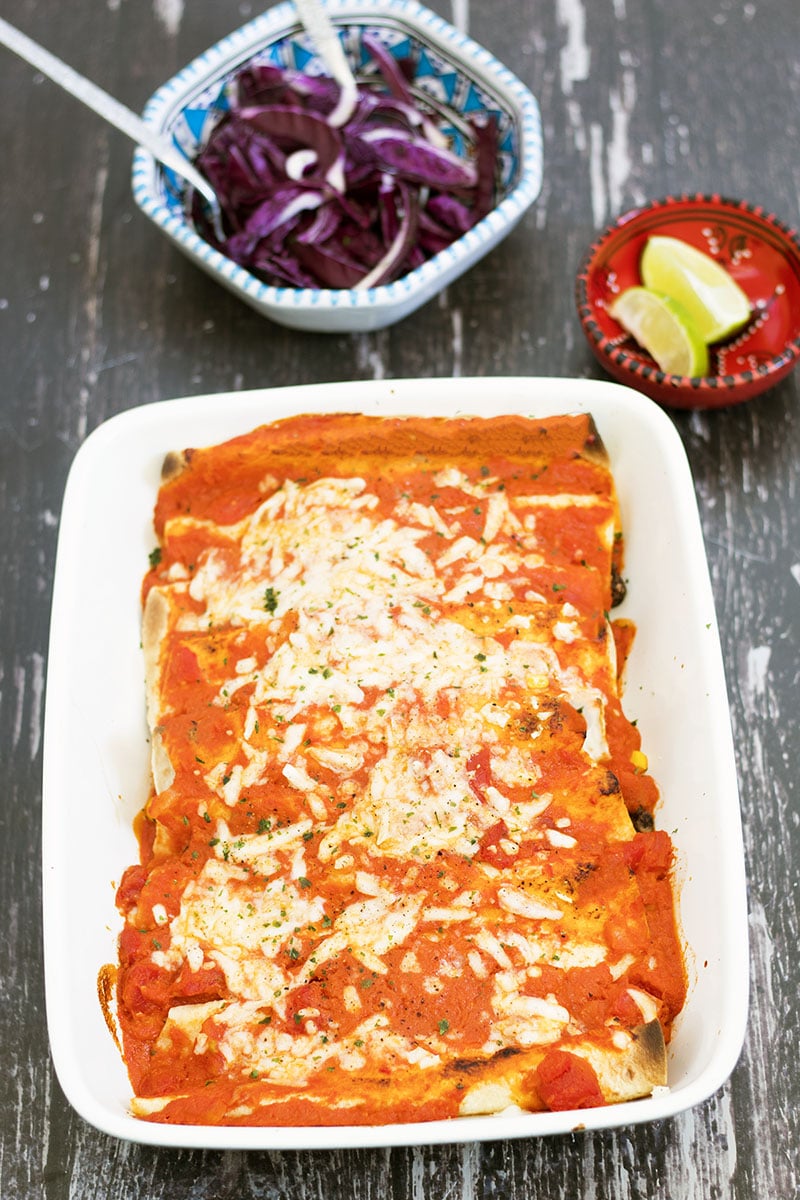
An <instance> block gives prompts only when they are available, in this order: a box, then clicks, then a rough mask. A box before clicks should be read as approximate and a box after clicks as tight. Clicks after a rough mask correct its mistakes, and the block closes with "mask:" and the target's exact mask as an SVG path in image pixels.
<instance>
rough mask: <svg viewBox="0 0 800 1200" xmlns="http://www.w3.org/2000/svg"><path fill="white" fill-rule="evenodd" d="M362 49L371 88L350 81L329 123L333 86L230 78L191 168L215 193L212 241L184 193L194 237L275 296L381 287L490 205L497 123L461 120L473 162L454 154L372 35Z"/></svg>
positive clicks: (302, 78)
mask: <svg viewBox="0 0 800 1200" xmlns="http://www.w3.org/2000/svg"><path fill="white" fill-rule="evenodd" d="M363 44H364V46H365V47H366V49H367V50H368V51H369V53H370V54H371V56H372V58H373V62H374V63H375V66H376V68H377V71H378V76H377V79H376V83H377V86H367V85H365V84H362V83H359V86H358V97H357V101H356V105H355V108H354V110H353V112H352V114H351V115H350V117H349V119H348V120H347V121H346V122H345V123H344V124H343V125H342V126H341V127H339V128H335V127H334V125H333V124H331V123H330V121H329V120H328V118H329V116H330V114H331V113H332V112H333V111H334V109H335V107H336V103H337V101H338V99H339V87H338V84H336V83H335V82H334V81H333V80H332V79H329V78H327V77H320V76H308V75H303V74H301V73H299V72H297V71H289V70H281V69H280V68H278V67H274V66H266V65H265V66H252V65H251V66H248V67H245V68H244V69H243V70H242V71H241V72H240V73H239V75H238V76H237V78H236V81H235V88H234V93H235V94H234V99H233V101H232V104H231V108H230V111H229V112H227V113H226V114H225V116H224V117H223V118H222V119H221V120H220V122H219V123H218V124H217V126H216V127H215V128H214V130H213V131H212V133H211V136H210V137H209V139H208V142H207V144H206V145H205V147H204V148H203V149H202V150H201V151H200V153H199V155H198V156H197V158H196V160H195V163H196V166H197V167H198V168H199V169H200V171H202V173H203V174H204V175H205V176H206V177H207V179H208V180H209V181H210V182H211V184H212V185H213V187H214V189H215V191H216V193H217V195H218V196H219V200H220V204H221V207H222V213H223V221H224V225H225V228H226V231H227V237H226V238H225V240H224V241H222V242H220V241H218V240H217V238H216V237H215V235H214V232H213V230H212V228H211V226H210V224H209V222H208V220H207V219H206V217H205V215H204V212H203V207H202V202H201V201H200V199H199V197H196V196H195V197H193V201H192V216H193V219H194V221H195V224H196V225H197V227H198V229H199V231H200V232H201V234H202V236H203V237H204V238H205V239H206V241H208V242H210V243H211V244H212V245H214V246H215V247H216V248H217V249H219V250H220V251H221V253H223V254H224V255H226V256H227V257H228V258H230V259H232V260H233V261H234V262H237V263H239V264H240V265H241V266H243V267H246V268H247V270H249V271H251V272H252V273H253V274H254V275H257V276H258V277H259V278H260V279H262V280H264V282H266V283H269V284H273V285H276V286H278V287H287V286H288V287H304V288H366V287H375V286H377V285H379V284H384V283H390V282H391V281H392V280H395V279H399V278H400V277H401V276H402V275H405V274H406V273H407V272H408V271H411V270H413V269H414V268H415V267H418V266H420V265H421V264H422V263H423V262H425V260H426V259H428V258H431V257H432V256H433V255H434V254H438V253H439V252H440V251H441V250H443V249H444V248H445V247H446V246H449V245H450V244H451V243H452V242H454V241H455V240H456V239H457V238H459V237H461V236H462V235H463V234H464V233H466V232H467V230H469V229H471V228H472V226H473V225H475V224H476V223H477V222H478V221H480V220H481V219H482V218H483V217H484V216H486V214H487V213H488V212H489V211H490V210H491V208H492V205H493V204H494V201H495V172H496V165H497V127H496V122H495V120H494V118H492V117H485V118H483V119H481V120H476V119H473V120H472V121H471V122H470V125H471V130H472V142H473V154H472V156H471V157H470V158H469V159H468V160H467V159H465V158H461V157H459V156H458V155H456V154H454V153H453V151H452V150H451V149H450V148H449V146H448V142H447V139H446V138H445V136H444V134H443V133H442V131H441V129H440V128H439V126H438V125H437V124H436V122H435V120H434V118H433V117H432V116H431V114H430V113H427V112H425V111H424V110H423V109H422V108H421V107H420V105H419V103H418V102H417V101H416V99H415V97H414V94H413V92H412V90H411V87H410V84H409V78H408V76H409V72H410V63H408V62H405V61H403V62H400V61H398V60H396V59H395V58H394V57H393V55H392V54H391V53H390V52H389V51H388V50H387V49H386V47H385V46H384V45H383V44H382V42H380V40H379V39H378V38H376V37H371V36H370V35H365V37H364V39H363Z"/></svg>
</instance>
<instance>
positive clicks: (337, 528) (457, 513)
mask: <svg viewBox="0 0 800 1200" xmlns="http://www.w3.org/2000/svg"><path fill="white" fill-rule="evenodd" d="M425 483H426V488H427V492H428V493H429V495H427V496H426V495H425V494H424V489H423V488H422V487H420V488H418V492H417V494H416V495H415V496H410V495H405V494H404V493H403V492H398V493H397V494H395V495H394V496H393V498H392V499H391V500H389V501H387V498H386V496H385V494H384V493H383V492H382V491H381V488H380V486H379V479H378V476H377V473H375V474H374V475H373V476H369V475H367V476H362V475H360V474H343V475H342V476H338V475H324V476H322V477H319V478H314V479H312V480H311V481H310V482H309V481H304V480H302V479H300V478H291V477H287V478H283V479H282V480H280V481H279V480H278V479H275V478H274V477H270V479H269V481H268V482H265V484H264V490H265V492H267V493H268V494H267V495H266V498H265V499H263V500H261V502H260V503H259V504H258V506H257V507H255V509H254V510H253V511H252V512H250V513H249V515H246V516H244V517H242V518H241V519H239V520H237V521H236V522H235V523H233V524H229V525H226V526H218V525H217V526H214V525H213V523H211V522H209V521H208V520H206V519H205V518H203V517H198V518H193V517H192V516H191V515H188V514H186V513H181V514H180V515H179V516H173V517H171V518H169V519H168V520H167V521H166V524H165V539H166V541H167V543H168V544H169V543H170V541H171V540H174V541H175V543H176V544H179V543H180V539H181V538H188V539H191V538H192V537H193V536H195V535H202V536H206V535H208V538H209V541H208V546H207V548H206V549H205V550H203V552H202V553H200V554H199V555H198V556H197V560H196V561H193V562H192V563H191V564H187V563H183V564H181V563H172V564H170V565H169V567H168V568H167V570H166V571H165V572H164V575H163V577H162V578H161V579H160V580H159V582H158V584H157V585H156V586H155V587H153V588H152V589H151V593H150V596H151V597H154V598H155V599H152V600H151V599H149V600H148V604H153V606H154V611H155V616H154V618H153V621H152V633H151V638H150V641H149V642H148V645H147V654H148V661H149V664H150V666H149V672H148V719H149V721H150V724H151V731H152V734H153V753H154V781H155V791H156V793H158V795H159V801H160V803H161V805H162V806H164V809H165V811H168V810H169V805H171V804H174V803H176V800H175V795H176V794H177V795H178V796H179V795H180V789H181V788H184V789H188V794H189V796H190V797H191V803H190V804H189V810H190V811H194V812H197V813H198V814H199V828H200V831H201V834H202V835H204V836H205V842H203V840H202V837H200V838H198V840H196V841H195V842H193V843H192V845H194V846H198V845H200V846H203V845H205V846H207V847H208V849H206V850H205V851H204V853H205V854H206V857H205V861H204V862H202V866H201V867H200V868H199V869H198V870H197V872H196V873H195V874H194V876H193V877H192V878H190V880H189V882H188V883H185V885H184V886H183V889H182V892H181V894H180V898H179V903H178V906H177V911H176V910H175V907H174V904H173V907H172V908H171V910H170V911H171V912H172V913H173V914H174V915H172V916H171V917H170V916H169V914H168V910H167V907H166V906H165V905H164V904H163V903H154V904H153V905H152V914H153V921H154V923H155V925H157V926H158V928H159V929H160V930H161V931H162V934H163V938H162V942H159V945H158V947H157V948H154V949H152V950H151V951H150V961H151V963H152V964H153V966H154V967H155V968H157V969H159V970H162V971H164V972H167V973H169V974H170V976H171V977H172V978H176V977H181V978H183V974H185V973H188V975H189V976H190V977H199V976H200V975H201V974H202V973H204V972H205V973H209V972H211V973H212V974H211V975H210V976H209V977H210V978H212V979H216V978H217V976H216V975H214V974H213V972H217V973H221V975H222V978H223V979H224V985H225V989H226V995H225V998H224V999H222V1000H218V999H213V1000H209V1001H206V1002H199V1003H184V1004H182V1005H181V1004H176V1005H173V1006H172V1007H171V1008H170V1009H169V1014H168V1017H167V1020H166V1022H165V1025H164V1028H163V1030H162V1034H161V1038H160V1040H159V1041H158V1043H157V1050H158V1053H163V1054H170V1053H174V1054H177V1053H179V1049H178V1048H179V1046H180V1045H186V1044H188V1045H189V1046H190V1047H191V1053H192V1054H193V1055H195V1056H204V1055H207V1054H211V1053H214V1054H216V1055H218V1056H220V1057H221V1060H222V1061H223V1062H224V1064H225V1070H226V1071H227V1072H228V1073H229V1075H230V1076H231V1077H234V1078H240V1079H258V1080H260V1081H262V1082H263V1083H265V1084H266V1083H269V1084H270V1085H271V1086H274V1087H280V1088H286V1087H294V1088H301V1089H302V1088H306V1087H308V1086H310V1083H311V1081H312V1080H314V1079H316V1078H323V1074H322V1073H324V1072H327V1071H329V1070H335V1071H341V1072H345V1073H349V1074H352V1075H359V1074H360V1073H362V1074H363V1073H366V1074H368V1075H370V1077H372V1076H374V1075H375V1073H376V1072H381V1071H394V1070H396V1069H405V1068H407V1067H409V1066H413V1067H414V1068H415V1069H416V1070H418V1071H423V1072H424V1071H428V1070H431V1071H435V1070H436V1069H437V1068H440V1067H441V1065H442V1064H443V1063H444V1062H446V1061H448V1060H450V1059H453V1058H457V1057H458V1056H459V1055H462V1056H463V1055H467V1056H469V1055H473V1056H474V1055H478V1056H487V1057H488V1058H491V1057H492V1056H493V1055H495V1054H496V1053H497V1052H498V1051H499V1050H502V1049H506V1048H509V1047H510V1048H516V1049H517V1050H525V1051H528V1050H530V1049H532V1048H536V1047H546V1046H550V1045H553V1044H556V1043H558V1042H559V1041H560V1040H561V1039H562V1038H563V1037H565V1036H566V1035H567V1034H568V1033H569V1034H570V1035H571V1034H573V1033H574V1032H575V1031H576V1030H577V1031H579V1032H580V1031H581V1028H582V1027H581V1026H580V1023H578V1024H576V1021H575V1018H574V1017H573V1014H572V1013H571V1012H570V1010H569V1007H568V1006H567V1005H566V1004H565V1003H564V1002H563V1000H561V999H559V997H558V996H557V995H555V993H554V992H553V991H552V988H553V987H556V990H558V988H557V986H556V984H555V983H554V982H553V979H554V978H555V979H556V982H557V977H558V973H559V972H561V973H566V972H568V971H571V970H574V969H581V970H589V971H590V970H593V969H600V968H601V967H604V965H605V964H606V961H607V960H609V961H610V962H612V966H611V968H610V969H609V978H610V979H613V980H614V982H616V981H617V979H619V980H620V987H622V986H623V985H624V982H625V978H626V976H627V972H628V970H629V968H631V967H633V966H634V965H635V963H636V962H637V961H638V959H637V955H636V953H634V954H632V955H627V956H626V955H625V954H624V952H622V951H624V947H623V948H622V950H621V949H620V947H619V946H616V945H615V952H614V953H613V954H612V953H611V945H610V943H609V940H608V938H607V937H606V933H605V930H606V927H607V923H608V922H613V921H616V922H617V924H618V926H619V927H620V928H624V922H625V920H626V919H627V918H626V916H625V914H626V913H627V912H629V911H634V910H635V907H636V903H637V893H636V886H635V883H634V882H632V881H631V880H630V878H629V876H628V875H627V874H625V873H623V875H622V876H621V883H620V889H619V894H618V895H617V896H616V897H615V898H614V900H613V902H612V903H611V904H610V906H609V907H608V909H607V910H606V909H605V908H604V907H603V905H602V904H600V903H598V902H597V901H596V900H595V899H594V898H593V897H592V895H591V893H590V892H587V898H586V899H584V898H583V895H582V891H581V880H582V879H583V878H585V877H586V874H587V871H589V872H590V871H591V870H592V869H593V863H592V862H591V861H588V863H587V856H588V855H593V854H594V853H595V851H594V850H591V851H589V850H587V849H585V846H584V841H583V839H584V838H585V837H586V836H587V835H586V829H588V830H589V835H590V836H589V842H590V843H591V845H592V846H594V844H595V842H596V841H598V840H602V837H603V836H605V837H608V838H610V839H611V840H612V841H614V842H624V841H626V840H629V839H630V838H631V837H632V836H633V830H632V827H631V824H630V820H629V818H628V816H627V812H626V810H625V806H624V803H623V801H622V799H621V796H620V795H619V794H618V792H615V791H614V790H613V789H612V788H607V787H605V783H606V781H607V771H606V767H605V764H607V763H608V762H609V761H610V758H611V750H610V747H609V736H610V734H609V715H610V714H609V706H612V705H616V702H617V678H616V660H615V657H614V639H613V636H612V634H611V631H610V628H609V624H608V622H607V620H605V618H604V617H603V614H602V607H601V606H602V602H603V597H604V596H605V593H606V581H605V580H604V578H603V577H602V574H598V572H597V569H596V568H588V569H587V570H586V574H585V577H582V578H581V580H580V581H579V582H580V584H581V586H580V587H577V586H575V587H573V590H572V591H571V592H570V599H569V600H568V601H565V600H564V598H563V594H562V593H563V592H564V590H565V589H566V588H567V586H568V584H567V582H566V581H567V580H569V579H572V578H573V577H572V575H570V572H571V571H572V572H574V570H575V568H574V566H572V565H571V561H572V560H570V559H565V561H563V562H561V561H559V563H558V564H557V565H554V566H549V565H548V555H549V554H550V552H551V546H550V545H549V543H548V538H550V539H552V537H553V534H552V532H551V533H547V532H546V531H547V529H548V528H550V526H548V522H550V523H552V521H553V520H554V519H555V520H560V519H561V517H562V516H563V515H565V514H567V513H568V512H575V511H577V512H578V513H579V514H580V521H581V522H583V523H584V524H582V525H580V526H579V528H580V529H585V530H586V531H587V532H586V533H585V535H580V536H585V537H587V538H593V539H594V541H595V542H596V544H597V546H598V547H599V551H598V552H600V553H601V561H602V562H605V564H606V568H605V569H606V570H610V553H611V547H612V544H613V530H614V512H615V506H614V500H613V491H612V490H611V489H610V488H609V489H608V491H607V492H606V494H601V493H600V492H595V491H588V492H586V493H583V492H579V491H553V492H550V493H548V492H544V491H542V492H537V493H536V494H529V493H527V492H525V491H522V492H520V491H519V489H517V492H516V494H512V493H511V491H510V490H506V488H505V484H504V483H503V482H502V480H501V477H500V476H499V475H489V476H486V475H485V474H483V473H479V472H476V471H474V470H470V471H468V470H466V469H462V467H461V466H460V465H457V464H453V465H449V466H446V467H443V468H441V469H440V470H438V471H437V472H435V473H434V474H432V476H431V479H430V482H429V481H428V480H426V481H425ZM431 484H432V485H433V487H432V488H431V486H430V485H431ZM433 489H440V491H442V492H445V493H446V499H443V500H441V499H439V498H438V493H436V492H435V491H434V490H433ZM476 517H478V518H479V519H478V520H477V521H476V520H475V518H476ZM581 553H583V550H582V547H581V545H580V544H578V546H577V548H576V549H575V551H574V552H573V559H574V558H575V556H576V555H580V554H581ZM603 556H605V557H603ZM176 567H177V568H178V569H176ZM548 571H549V574H548ZM532 577H535V584H534V586H532ZM573 582H574V581H573ZM173 646H175V647H177V648H178V649H177V650H176V651H175V656H174V657H171V655H172V649H171V648H172V647H173ZM219 647H223V648H224V653H223V650H220V649H219ZM189 652H190V653H189ZM180 653H183V655H184V657H183V660H181V659H180ZM187 653H188V657H187ZM181 661H183V663H184V665H183V667H181V666H180V663H181ZM173 663H176V664H178V665H177V666H175V667H174V669H175V670H176V671H178V673H179V674H178V680H179V683H180V681H181V680H184V679H185V680H186V681H187V686H190V687H194V686H198V687H202V688H203V689H205V690H204V691H203V693H202V695H203V702H202V706H200V707H198V708H197V709H196V710H195V711H190V712H189V713H188V716H189V717H190V718H191V721H192V725H191V727H190V729H189V734H188V736H189V738H190V739H191V741H192V753H190V754H189V755H187V753H186V750H185V748H184V747H185V741H186V737H187V733H186V729H187V725H186V718H187V714H186V713H185V712H184V710H183V707H182V705H183V704H184V700H183V695H184V694H183V693H180V692H176V691H175V688H176V686H177V685H176V684H174V683H170V682H169V681H170V679H172V676H171V675H170V672H171V671H172V670H173ZM181 670H183V672H184V674H183V675H180V671H181ZM615 711H616V710H615ZM228 713H230V714H231V715H230V716H227V715H226V714H228ZM584 727H585V728H584ZM206 730H209V731H210V732H206ZM221 731H224V732H221ZM181 739H183V741H181ZM552 747H555V749H556V751H557V754H558V755H561V758H556V759H553V758H552V757H551V748H552ZM182 755H183V757H181V756H182ZM554 762H557V763H558V764H562V765H561V766H559V767H558V770H555V769H554V767H553V763H554ZM564 763H566V764H567V766H566V767H564V766H563V764H564ZM195 764H196V765H195ZM559 771H560V772H561V774H559ZM187 779H188V780H189V782H188V783H187ZM273 802H274V804H275V805H276V806H278V807H280V809H281V812H283V811H284V810H285V811H286V812H289V813H290V816H289V817H286V816H285V815H283V816H281V818H280V819H275V820H273V819H272V818H271V817H270V818H262V819H261V820H260V821H259V822H258V824H257V827H255V826H256V814H257V813H260V812H262V811H269V806H270V804H272V803H273ZM276 811H277V809H276ZM250 817H252V820H251V823H250V825H249V826H248V825H247V820H248V819H249V818H250ZM184 820H186V818H184ZM169 836H170V835H166V834H165V838H166V839H167V840H168V837H169ZM171 836H172V837H173V842H174V840H175V835H174V834H173V835H171ZM587 844H589V843H587ZM193 853H194V856H195V857H197V856H198V854H199V851H198V850H197V849H195V850H194V852H193ZM616 927H617V926H615V928H616ZM167 935H168V936H167ZM163 943H165V944H163ZM612 960H613V961H612ZM545 972H549V973H550V974H548V975H547V976H546V978H547V980H549V984H548V986H549V988H550V989H551V990H547V989H546V988H545V987H544V984H543V983H542V981H543V980H544V979H545ZM554 972H555V976H553V973H554ZM204 978H205V977H204ZM467 978H468V979H470V980H471V981H472V984H473V985H474V987H475V988H476V989H477V991H476V1001H475V1003H476V1005H477V1009H476V1016H475V1021H476V1028H475V1030H473V1031H471V1032H470V1031H469V1030H468V1029H466V1028H464V1029H462V1028H460V1027H459V1028H454V1029H451V1028H450V1018H449V1016H447V1015H444V1014H445V1013H446V1012H447V1009H446V1008H441V1009H437V1010H436V1011H437V1013H441V1014H443V1015H439V1016H437V1018H436V1020H435V1021H432V1020H429V1021H427V1023H426V1022H425V1021H421V1022H420V1029H419V1031H417V1032H416V1033H414V1032H412V1031H411V1030H410V1029H409V1028H408V1025H407V1023H403V1022H402V1021H401V1022H400V1023H399V1024H398V1022H397V1020H396V1018H397V1017H398V1014H400V1013H402V1012H405V1011H406V1009H407V1008H408V1006H409V1005H410V1004H411V1005H412V1007H413V1004H412V1001H413V997H414V996H416V997H417V999H416V1001H413V1003H416V1005H417V1007H419V1005H420V1004H421V1003H424V1002H422V1001H420V1000H419V997H421V996H423V995H424V996H426V997H427V998H428V1001H429V1003H430V1004H438V1005H444V1004H445V1003H446V1000H447V997H448V996H450V995H455V991H454V990H453V989H455V988H457V987H460V986H463V981H464V979H467ZM209 986H211V985H209ZM214 986H218V985H216V984H214ZM198 989H199V991H200V992H201V993H202V990H203V989H202V986H201V985H198ZM192 994H193V993H192V992H191V989H189V991H188V992H187V998H188V996H190V995H192ZM375 995H378V996H380V997H381V999H380V1002H379V1003H378V1002H375V1001H374V1000H373V996H375ZM627 995H628V998H629V1000H630V1001H632V1002H633V1003H634V1005H635V1006H638V1009H639V1011H641V1012H642V1014H643V1015H644V1016H650V1015H652V1007H653V1001H652V1000H651V999H650V998H649V997H648V995H647V994H646V993H645V992H644V991H643V990H642V989H641V988H632V987H629V988H628V989H627ZM418 1016H419V1017H421V1013H418ZM404 1020H405V1018H404ZM614 1020H615V1018H612V1017H611V1016H609V1023H610V1024H613V1023H614ZM487 1030H488V1036H487ZM470 1039H471V1040H470ZM344 1102H349V1101H346V1097H345V1098H344V1099H343V1103H344ZM251 1108H252V1106H251ZM251 1108H248V1106H247V1105H245V1106H244V1107H243V1108H242V1109H236V1110H235V1111H237V1112H238V1111H241V1112H249V1111H251Z"/></svg>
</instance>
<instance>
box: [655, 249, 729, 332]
mask: <svg viewBox="0 0 800 1200" xmlns="http://www.w3.org/2000/svg"><path fill="white" fill-rule="evenodd" d="M639 273H640V276H641V281H642V283H643V284H644V286H645V287H646V288H649V289H650V290H651V291H654V292H660V293H661V294H662V295H665V296H670V297H672V299H673V300H676V301H677V302H678V304H680V305H681V306H682V308H684V309H685V310H686V312H687V313H688V315H689V317H690V319H691V321H692V323H693V324H694V326H695V328H696V329H697V331H698V333H699V334H700V336H701V337H702V338H703V340H704V341H705V343H706V344H707V345H713V344H714V343H715V342H721V341H723V340H724V339H725V338H729V337H731V336H732V335H733V334H734V333H737V332H738V331H739V330H740V329H742V328H743V327H744V326H745V325H746V324H747V322H748V321H749V320H750V316H751V307H750V301H749V300H748V298H747V296H746V295H745V293H744V292H743V291H742V289H741V288H740V287H739V285H738V283H737V282H736V281H735V279H733V277H732V276H731V275H730V274H729V273H728V272H727V271H726V270H725V268H724V267H723V266H721V264H720V263H718V262H717V261H716V260H715V259H713V258H711V256H710V255H708V254H704V253H703V251H702V250H698V249H696V248H695V247H694V246H690V245H689V243H688V242H684V241H681V240H680V238H673V237H664V236H654V237H651V238H649V239H648V241H647V243H646V245H645V248H644V250H643V252H642V257H641V261H640V263H639Z"/></svg>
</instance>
